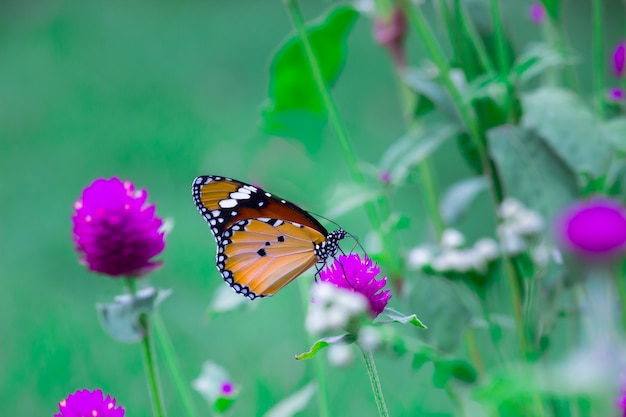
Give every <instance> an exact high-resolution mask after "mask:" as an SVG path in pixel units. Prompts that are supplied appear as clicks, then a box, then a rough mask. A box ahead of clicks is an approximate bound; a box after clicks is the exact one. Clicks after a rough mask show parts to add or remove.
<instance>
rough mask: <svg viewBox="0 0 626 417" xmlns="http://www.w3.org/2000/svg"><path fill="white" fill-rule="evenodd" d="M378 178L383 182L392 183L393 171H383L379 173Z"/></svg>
mask: <svg viewBox="0 0 626 417" xmlns="http://www.w3.org/2000/svg"><path fill="white" fill-rule="evenodd" d="M378 179H380V181H381V182H382V183H383V184H391V172H389V171H381V173H380V174H379V175H378Z"/></svg>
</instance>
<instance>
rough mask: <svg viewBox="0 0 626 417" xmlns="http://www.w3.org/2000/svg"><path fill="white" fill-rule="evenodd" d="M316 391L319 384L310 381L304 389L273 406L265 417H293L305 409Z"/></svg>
mask: <svg viewBox="0 0 626 417" xmlns="http://www.w3.org/2000/svg"><path fill="white" fill-rule="evenodd" d="M316 392H317V384H316V383H315V382H309V383H308V384H307V385H305V386H304V387H303V388H302V389H300V390H298V391H296V392H295V393H293V394H291V395H290V396H289V397H287V398H285V399H284V400H282V401H281V402H279V403H278V404H276V405H275V406H274V407H272V409H271V410H269V411H268V412H267V413H265V414H264V417H293V416H295V415H296V414H298V413H299V412H301V411H304V409H305V408H306V406H307V405H308V404H309V402H310V401H311V398H313V395H315V393H316Z"/></svg>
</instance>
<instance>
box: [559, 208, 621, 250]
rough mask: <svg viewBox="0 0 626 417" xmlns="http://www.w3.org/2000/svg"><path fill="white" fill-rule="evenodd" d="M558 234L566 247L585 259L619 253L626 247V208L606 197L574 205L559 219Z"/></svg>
mask: <svg viewBox="0 0 626 417" xmlns="http://www.w3.org/2000/svg"><path fill="white" fill-rule="evenodd" d="M557 237H558V238H559V240H560V241H561V244H562V245H563V246H564V247H565V248H566V249H568V250H569V251H571V252H573V253H576V254H578V255H581V256H583V257H586V258H592V259H593V258H596V259H597V258H600V259H606V258H610V257H613V256H616V255H618V254H620V253H623V252H624V250H625V249H626V209H624V207H623V206H621V205H620V204H619V203H617V202H615V201H612V200H609V199H605V198H596V199H592V200H589V201H583V202H579V203H577V204H574V205H573V206H570V207H569V208H568V209H567V210H565V212H564V213H563V214H562V215H561V218H560V219H559V221H558V222H557Z"/></svg>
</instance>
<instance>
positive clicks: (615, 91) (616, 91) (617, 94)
mask: <svg viewBox="0 0 626 417" xmlns="http://www.w3.org/2000/svg"><path fill="white" fill-rule="evenodd" d="M625 96H626V94H625V92H624V89H623V88H621V87H614V88H611V89H610V90H609V91H608V93H607V99H608V100H609V101H622V100H624V97H625Z"/></svg>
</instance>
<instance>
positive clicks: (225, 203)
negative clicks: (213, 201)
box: [220, 193, 237, 208]
mask: <svg viewBox="0 0 626 417" xmlns="http://www.w3.org/2000/svg"><path fill="white" fill-rule="evenodd" d="M233 194H236V193H233ZM231 196H232V194H231ZM236 206H237V200H233V199H232V198H229V199H228V200H221V201H220V207H221V208H233V207H236Z"/></svg>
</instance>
